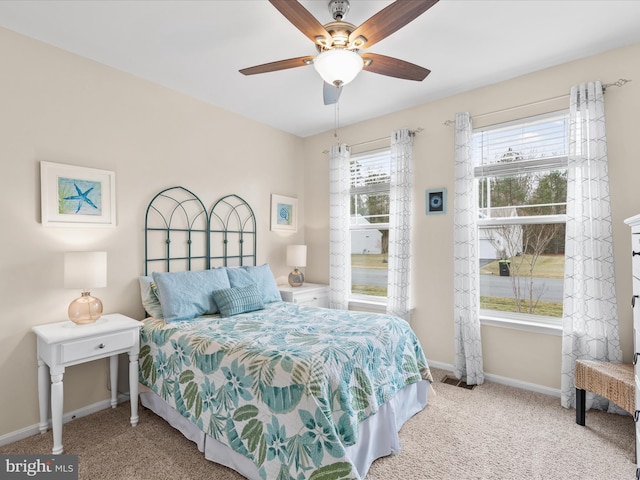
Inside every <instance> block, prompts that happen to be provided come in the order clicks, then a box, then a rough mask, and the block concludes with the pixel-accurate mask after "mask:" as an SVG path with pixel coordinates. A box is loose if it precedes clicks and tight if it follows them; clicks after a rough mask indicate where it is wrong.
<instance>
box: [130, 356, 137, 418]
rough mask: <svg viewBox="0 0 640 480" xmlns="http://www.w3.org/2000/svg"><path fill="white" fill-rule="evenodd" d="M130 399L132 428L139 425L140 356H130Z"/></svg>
mask: <svg viewBox="0 0 640 480" xmlns="http://www.w3.org/2000/svg"><path fill="white" fill-rule="evenodd" d="M129 399H130V401H131V426H132V427H135V426H136V425H137V424H138V354H137V353H130V354H129Z"/></svg>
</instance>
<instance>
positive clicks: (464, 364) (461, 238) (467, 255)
mask: <svg viewBox="0 0 640 480" xmlns="http://www.w3.org/2000/svg"><path fill="white" fill-rule="evenodd" d="M455 128H456V131H455V195H454V201H453V224H454V225H453V226H454V231H453V244H454V245H453V280H454V293H453V300H454V307H453V314H454V337H455V338H454V341H455V355H456V356H455V361H454V370H453V373H454V374H455V376H456V377H457V378H459V379H465V378H466V380H465V381H466V382H467V384H469V385H479V384H481V383H483V382H484V370H483V362H482V342H481V338H480V318H479V308H480V307H479V300H480V297H479V282H480V277H479V266H478V230H477V226H476V219H477V218H478V211H477V195H476V187H475V181H474V177H473V158H472V154H471V118H470V116H469V114H468V113H457V114H456V127H455Z"/></svg>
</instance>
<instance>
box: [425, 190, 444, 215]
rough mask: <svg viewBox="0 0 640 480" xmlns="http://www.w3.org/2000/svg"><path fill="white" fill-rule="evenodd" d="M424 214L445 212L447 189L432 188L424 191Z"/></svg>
mask: <svg viewBox="0 0 640 480" xmlns="http://www.w3.org/2000/svg"><path fill="white" fill-rule="evenodd" d="M425 202H426V214H427V215H435V214H440V213H446V212H447V189H446V188H434V189H432V190H427V191H426V193H425Z"/></svg>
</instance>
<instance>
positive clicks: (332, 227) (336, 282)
mask: <svg viewBox="0 0 640 480" xmlns="http://www.w3.org/2000/svg"><path fill="white" fill-rule="evenodd" d="M329 156H330V158H329V262H330V265H329V307H330V308H337V309H341V310H347V309H348V308H349V292H350V290H351V268H350V263H351V261H350V258H351V234H350V232H349V221H350V215H351V212H350V202H349V199H350V197H349V189H350V183H349V182H350V177H349V174H350V165H349V164H350V160H351V152H350V151H349V147H347V146H346V145H334V146H332V147H331V150H330V153H329Z"/></svg>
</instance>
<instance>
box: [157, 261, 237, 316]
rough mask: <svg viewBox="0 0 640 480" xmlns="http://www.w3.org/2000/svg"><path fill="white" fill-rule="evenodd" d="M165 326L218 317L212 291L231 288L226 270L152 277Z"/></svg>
mask: <svg viewBox="0 0 640 480" xmlns="http://www.w3.org/2000/svg"><path fill="white" fill-rule="evenodd" d="M153 281H154V282H155V284H156V285H157V286H158V293H159V298H160V305H162V313H163V315H164V319H165V321H166V322H174V321H177V320H188V319H190V318H196V317H199V316H200V315H207V314H211V313H216V312H217V311H218V307H217V306H216V303H215V302H214V300H213V291H214V290H221V289H224V288H229V287H231V285H230V284H229V277H228V276H227V274H226V272H225V271H224V270H220V269H214V270H194V271H190V272H165V273H157V272H154V273H153Z"/></svg>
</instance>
